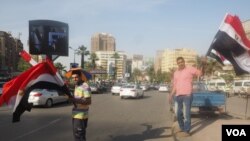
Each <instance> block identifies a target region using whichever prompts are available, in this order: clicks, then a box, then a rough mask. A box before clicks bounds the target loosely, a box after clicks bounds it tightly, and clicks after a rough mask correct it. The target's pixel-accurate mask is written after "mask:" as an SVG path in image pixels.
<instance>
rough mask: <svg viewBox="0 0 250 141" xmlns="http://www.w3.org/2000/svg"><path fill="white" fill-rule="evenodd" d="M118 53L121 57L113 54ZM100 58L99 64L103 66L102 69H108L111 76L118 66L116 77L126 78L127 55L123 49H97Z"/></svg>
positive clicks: (97, 62)
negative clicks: (115, 56)
mask: <svg viewBox="0 0 250 141" xmlns="http://www.w3.org/2000/svg"><path fill="white" fill-rule="evenodd" d="M115 53H117V54H118V56H119V58H117V59H115V58H114V57H113V56H114V54H115ZM95 54H96V56H97V58H98V60H97V61H96V64H97V66H101V67H102V69H104V70H106V71H107V74H108V76H109V78H111V77H112V76H113V75H114V67H116V68H117V69H116V70H117V72H116V79H122V78H124V75H125V72H126V60H127V56H126V54H125V52H123V51H96V52H95Z"/></svg>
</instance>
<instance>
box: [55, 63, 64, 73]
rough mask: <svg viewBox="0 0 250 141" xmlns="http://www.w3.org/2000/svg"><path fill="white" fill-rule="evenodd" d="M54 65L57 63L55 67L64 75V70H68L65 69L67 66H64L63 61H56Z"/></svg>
mask: <svg viewBox="0 0 250 141" xmlns="http://www.w3.org/2000/svg"><path fill="white" fill-rule="evenodd" d="M54 65H55V67H56V68H57V70H58V72H59V74H61V75H62V72H66V70H65V68H66V66H63V64H62V63H60V62H56V63H55V64H54Z"/></svg>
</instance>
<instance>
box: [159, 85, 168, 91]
mask: <svg viewBox="0 0 250 141" xmlns="http://www.w3.org/2000/svg"><path fill="white" fill-rule="evenodd" d="M158 90H159V92H168V91H169V88H168V85H166V84H162V85H160V86H159V89H158Z"/></svg>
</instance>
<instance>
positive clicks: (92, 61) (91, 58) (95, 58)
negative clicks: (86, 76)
mask: <svg viewBox="0 0 250 141" xmlns="http://www.w3.org/2000/svg"><path fill="white" fill-rule="evenodd" d="M89 60H90V62H91V69H95V68H96V63H95V62H96V61H97V60H99V58H98V57H97V55H96V54H95V53H91V54H90V57H89Z"/></svg>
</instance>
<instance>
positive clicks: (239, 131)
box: [226, 129, 247, 136]
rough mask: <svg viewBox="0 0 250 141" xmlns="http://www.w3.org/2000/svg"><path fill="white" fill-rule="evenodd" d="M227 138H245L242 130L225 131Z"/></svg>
mask: <svg viewBox="0 0 250 141" xmlns="http://www.w3.org/2000/svg"><path fill="white" fill-rule="evenodd" d="M226 132H227V136H231V135H232V136H247V135H246V132H245V130H244V129H240V130H239V129H226Z"/></svg>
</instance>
